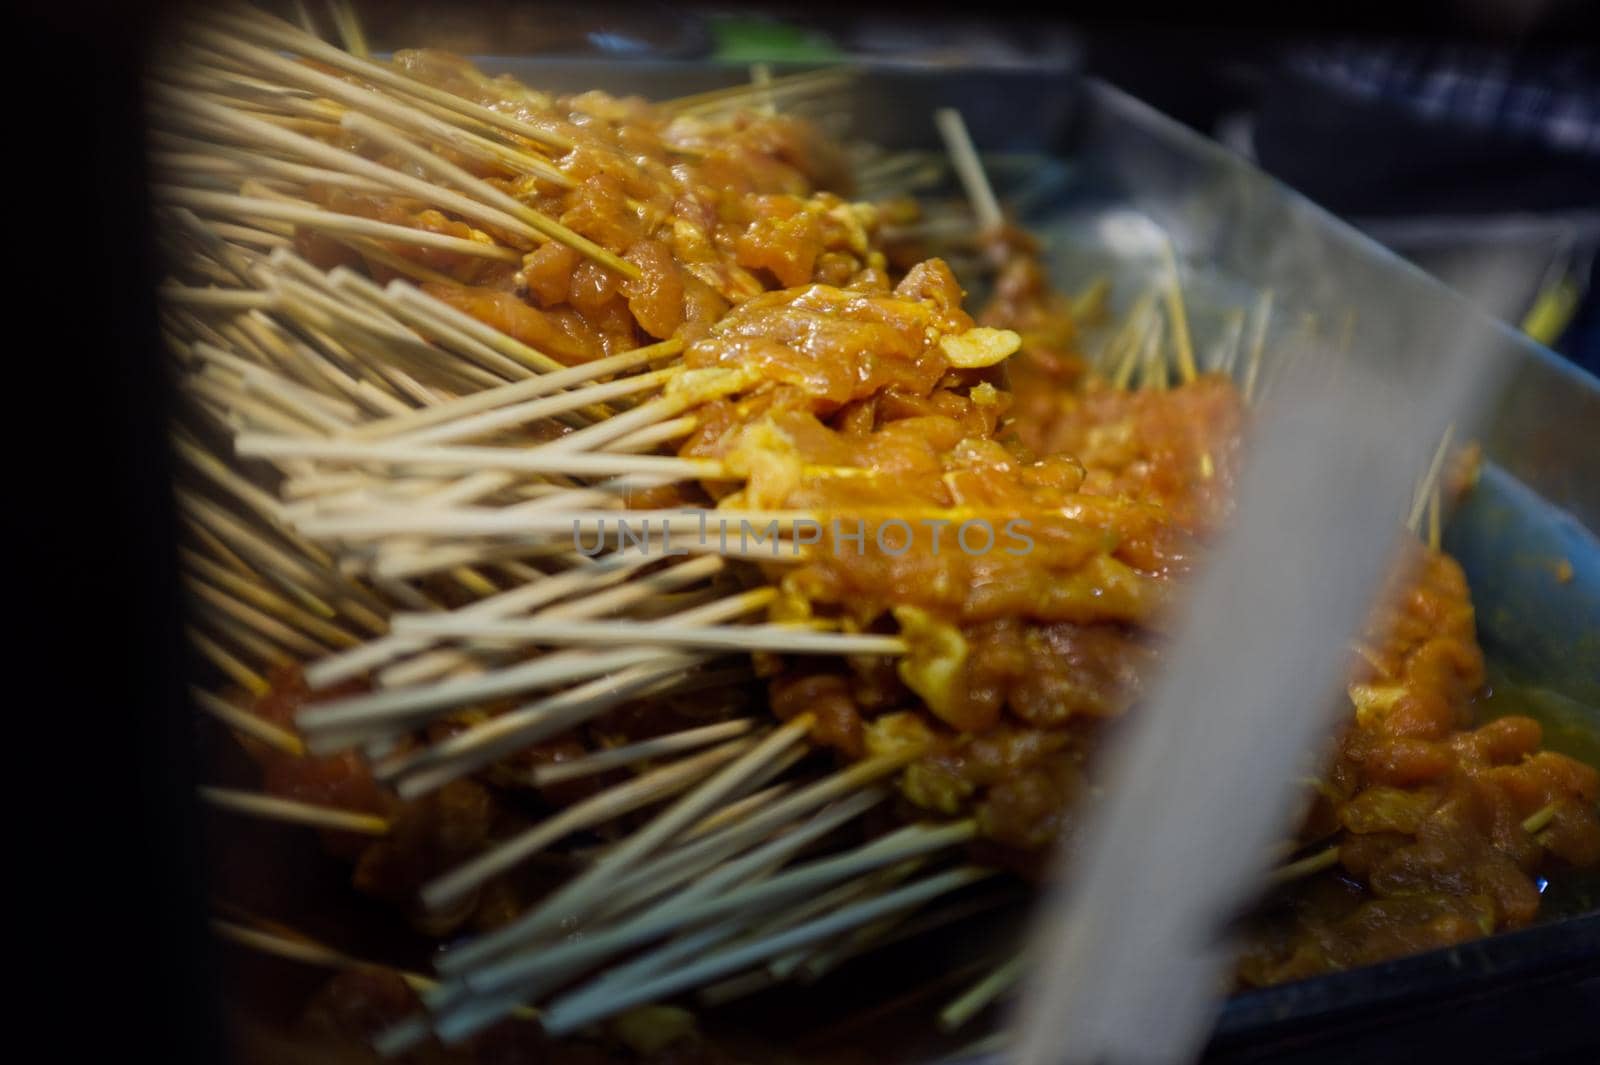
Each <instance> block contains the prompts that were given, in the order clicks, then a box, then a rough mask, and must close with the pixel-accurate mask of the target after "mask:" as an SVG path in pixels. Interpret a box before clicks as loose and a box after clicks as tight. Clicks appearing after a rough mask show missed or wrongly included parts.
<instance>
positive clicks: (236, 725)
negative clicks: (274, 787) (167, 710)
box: [189, 687, 306, 757]
mask: <svg viewBox="0 0 1600 1065" xmlns="http://www.w3.org/2000/svg"><path fill="white" fill-rule="evenodd" d="M189 695H190V697H191V698H192V699H193V700H194V704H195V705H196V706H198V707H199V708H200V709H202V710H204V711H205V712H206V713H208V714H210V715H211V716H213V717H215V718H216V719H217V720H218V721H221V722H222V723H223V724H224V725H227V726H228V727H229V728H231V729H233V730H234V731H235V732H239V733H242V734H244V735H246V736H249V737H251V738H252V739H257V740H260V741H261V742H262V743H265V744H267V745H268V746H270V747H272V748H274V749H276V750H279V751H282V752H283V753H284V754H290V755H295V756H296V757H298V756H300V755H303V754H305V753H306V747H305V744H304V743H303V742H302V741H301V739H300V737H299V736H296V735H295V734H294V733H292V732H289V731H288V730H286V729H281V728H279V727H278V726H277V725H274V724H273V723H272V722H270V721H266V720H264V719H262V718H260V717H258V716H256V715H255V714H252V713H251V712H250V711H248V710H246V709H244V708H243V707H241V706H236V705H234V704H233V703H230V702H228V701H227V700H226V699H224V698H222V697H221V696H219V695H213V694H212V693H210V692H208V691H205V690H203V689H201V688H195V687H191V688H190V689H189Z"/></svg>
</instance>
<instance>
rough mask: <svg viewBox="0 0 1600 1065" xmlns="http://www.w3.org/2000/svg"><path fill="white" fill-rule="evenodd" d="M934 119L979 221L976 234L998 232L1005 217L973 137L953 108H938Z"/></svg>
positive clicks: (958, 112)
mask: <svg viewBox="0 0 1600 1065" xmlns="http://www.w3.org/2000/svg"><path fill="white" fill-rule="evenodd" d="M933 119H934V124H935V125H937V126H938V127H939V135H940V136H941V137H943V138H944V143H945V148H946V149H947V150H948V151H949V153H950V162H951V164H952V165H953V166H954V167H955V171H956V176H958V177H959V178H960V179H961V186H962V188H963V189H964V190H965V191H966V194H967V200H968V201H969V202H970V203H971V204H972V210H973V213H974V214H975V215H977V217H978V229H979V231H980V232H984V233H993V232H998V231H999V229H1000V227H1001V226H1002V225H1004V224H1005V215H1004V214H1002V213H1001V211H1000V201H999V200H997V199H996V198H995V194H994V188H993V187H992V186H990V184H989V176H988V175H987V174H986V173H984V170H983V163H982V161H981V160H980V159H979V158H978V149H977V148H976V147H974V146H973V143H972V135H971V133H969V132H968V131H967V124H966V122H965V121H964V120H963V119H962V117H961V112H960V111H957V110H955V109H954V108H949V107H946V108H941V109H940V110H938V111H935V112H934V115H933Z"/></svg>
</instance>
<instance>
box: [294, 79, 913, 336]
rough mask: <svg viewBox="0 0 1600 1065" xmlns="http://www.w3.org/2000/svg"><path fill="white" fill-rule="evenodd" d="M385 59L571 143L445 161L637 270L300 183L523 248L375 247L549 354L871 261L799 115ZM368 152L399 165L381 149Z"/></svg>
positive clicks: (669, 328)
mask: <svg viewBox="0 0 1600 1065" xmlns="http://www.w3.org/2000/svg"><path fill="white" fill-rule="evenodd" d="M393 62H394V65H395V66H396V67H398V68H399V69H401V70H403V71H405V72H406V73H408V74H410V75H411V76H413V77H416V78H418V79H420V80H422V81H424V82H427V83H429V84H432V85H434V86H436V87H439V88H442V89H445V90H447V91H450V92H454V93H456V94H458V95H460V96H463V97H465V98H467V99H469V100H472V101H474V102H476V103H479V104H481V105H483V106H486V107H490V108H493V109H495V110H498V111H502V112H504V113H506V114H510V115H513V116H515V117H517V118H518V119H520V120H521V121H523V122H526V123H528V124H530V125H531V126H534V127H536V128H538V129H540V130H542V131H544V132H545V133H546V134H550V135H554V136H557V137H560V138H563V139H564V140H565V141H567V142H570V143H571V145H572V147H571V148H569V149H565V150H562V149H554V148H547V147H544V146H542V145H537V144H535V143H534V142H533V141H531V140H524V139H523V138H521V137H519V136H518V135H517V134H509V133H508V134H506V135H505V136H506V138H507V139H508V140H509V141H510V142H511V143H512V145H513V147H515V148H518V149H520V150H524V151H526V152H528V153H529V154H530V155H538V156H539V158H540V159H542V160H543V161H544V163H545V166H546V172H544V173H540V172H538V171H536V170H534V169H532V164H530V166H528V167H518V166H516V165H514V164H512V163H487V162H485V161H484V160H482V159H480V158H478V157H475V156H470V155H467V154H464V153H459V152H447V153H445V157H446V158H447V159H448V160H449V161H450V162H452V163H454V164H456V165H457V166H460V167H462V168H463V169H466V170H467V171H469V172H470V173H472V174H473V175H474V176H476V177H479V178H481V179H483V180H484V181H486V182H487V183H488V184H489V185H491V186H493V187H495V188H496V189H498V190H500V191H502V192H504V193H506V194H507V195H509V196H511V197H512V198H513V199H516V200H518V201H520V202H522V203H524V204H526V205H527V206H529V207H531V208H533V209H535V210H537V211H539V212H541V213H542V214H543V215H545V216H546V217H547V218H548V219H551V220H553V221H555V222H557V223H559V224H560V225H561V226H564V227H566V228H567V229H568V230H570V231H571V232H573V233H576V234H578V235H579V236H581V237H583V238H586V239H588V240H590V241H592V242H594V243H595V244H596V245H598V246H599V247H600V248H602V249H605V250H606V251H609V252H611V253H613V254H615V255H617V256H620V257H621V258H622V259H624V260H625V261H626V262H628V263H629V264H631V265H632V266H633V267H634V268H635V269H636V270H637V271H638V273H639V276H638V277H636V278H634V277H628V276H626V275H625V274H624V272H623V271H621V270H620V269H617V268H614V267H611V266H607V265H605V264H603V263H601V262H598V261H595V260H594V259H593V258H592V257H588V256H586V255H585V254H584V253H583V252H581V251H579V250H576V249H574V248H572V247H569V246H568V244H566V243H562V242H561V241H559V240H549V241H542V242H535V241H531V240H529V239H528V238H527V237H525V236H522V235H520V234H517V233H512V232H503V231H498V230H495V229H494V228H493V227H488V228H484V227H480V226H479V225H478V224H477V223H476V222H473V221H471V220H465V219H460V218H456V217H453V216H451V215H450V214H448V213H446V212H441V211H440V210H438V209H436V208H433V207H430V206H428V205H427V204H424V203H421V202H419V201H416V200H413V199H409V198H407V197H404V196H396V195H387V194H381V195H380V194H367V193H356V192H351V191H349V190H345V189H334V188H317V189H314V190H313V194H314V196H315V197H316V198H317V199H318V200H319V202H320V203H322V205H323V206H326V207H328V208H331V209H333V210H337V211H340V212H344V213H349V214H358V215H363V216H366V217H371V218H378V219H381V220H383V221H387V222H393V223H397V224H400V225H406V226H410V227H414V228H419V229H425V230H428V231H430V232H435V233H444V234H448V235H451V236H456V237H460V238H463V239H467V240H474V241H480V242H484V243H491V244H498V245H501V246H504V247H508V248H512V249H515V250H516V251H518V252H521V253H523V262H522V264H521V265H520V266H518V265H514V264H506V263H499V262H494V261H491V260H487V259H483V258H477V257H473V256H468V255H463V254H461V253H458V252H452V251H440V250H434V249H422V248H417V247H414V246H410V245H405V244H400V243H395V242H391V243H388V244H386V245H385V250H386V251H387V252H388V253H389V254H391V255H395V256H399V257H401V258H403V259H406V260H409V261H411V262H413V263H415V264H416V265H417V266H419V267H422V268H424V270H425V271H427V272H426V273H421V274H419V275H417V277H416V279H417V280H420V281H421V283H422V288H423V289H424V290H425V291H427V292H429V293H431V294H432V295H434V296H436V297H437V298H439V299H441V300H443V301H445V302H446V303H449V304H451V305H453V306H455V307H456V308H457V309H459V310H461V311H463V312H465V313H467V314H470V315H472V316H473V317H475V318H478V319H479V320H481V321H483V322H485V323H487V324H489V325H492V326H494V327H495V328H496V329H499V330H501V331H502V332H505V333H507V334H508V335H510V336H512V337H515V338H516V339H518V340H520V341H522V342H524V343H525V344H527V345H529V346H530V347H533V348H534V349H536V350H538V351H541V352H543V353H544V354H546V355H549V356H550V357H552V358H554V359H556V360H557V361H560V362H563V363H568V364H572V363H578V362H584V361H588V360H591V359H595V358H599V357H602V356H605V355H610V354H615V353H616V352H619V351H626V350H629V349H631V348H635V347H640V346H643V345H646V344H649V343H651V342H653V341H658V340H665V339H668V338H671V337H680V336H681V337H684V338H686V339H693V338H694V337H696V336H699V335H701V334H702V333H704V332H705V331H706V330H707V329H708V328H709V327H710V326H711V325H712V324H713V323H714V322H716V321H717V320H718V319H719V318H721V317H722V315H723V314H724V312H726V311H727V310H728V308H730V307H732V306H736V305H738V304H740V303H742V302H744V301H745V300H747V299H750V298H751V297H753V296H757V295H760V294H761V293H762V292H766V291H769V290H772V289H777V288H785V287H792V286H796V285H803V284H806V283H808V282H811V281H818V282H823V283H827V284H832V285H845V284H848V283H850V282H852V281H854V280H856V279H858V278H860V277H861V276H862V275H863V274H864V273H870V272H873V271H877V272H879V273H881V271H882V269H883V258H882V255H881V254H879V253H878V252H876V251H875V250H874V249H873V247H872V245H871V236H872V233H873V231H874V230H875V229H876V225H877V221H876V212H875V211H874V210H873V209H872V208H871V207H868V206H865V205H860V204H851V203H849V202H847V201H845V200H844V199H842V198H841V197H840V196H839V195H837V194H836V193H835V192H834V191H829V190H839V191H845V190H847V187H848V180H847V177H846V174H845V170H844V168H843V166H842V157H841V156H840V155H839V154H838V152H837V150H836V149H835V148H833V147H832V146H831V145H830V144H829V143H827V142H826V141H824V140H823V139H822V138H821V137H820V136H819V135H818V134H817V132H816V130H815V129H814V128H812V127H811V126H810V125H809V124H808V123H806V122H804V121H803V120H800V119H797V118H793V117H789V116H784V115H762V114H756V113H751V112H733V113H730V114H724V115H717V116H713V117H701V116H692V115H675V114H673V113H672V112H671V111H669V110H667V109H664V108H661V107H658V106H656V105H653V104H650V103H648V102H646V101H644V100H642V99H638V98H627V99H618V98H616V97H612V96H608V95H607V94H605V93H601V92H587V93H582V94H578V95H574V96H551V95H547V94H544V93H539V92H535V91H533V90H530V89H528V88H526V87H525V86H522V85H520V84H519V83H517V82H516V81H514V80H513V79H510V78H507V77H501V78H494V79H490V78H486V77H485V76H484V75H482V74H481V73H480V72H478V71H477V70H476V69H475V68H473V67H472V65H471V64H469V63H467V62H466V61H465V60H463V59H460V58H459V57H456V56H452V55H449V54H447V53H442V52H435V51H402V52H399V53H397V54H396V56H395V58H394V61H393ZM338 136H340V137H343V138H350V139H351V145H352V146H357V145H359V144H360V143H361V142H360V141H359V138H351V135H349V134H345V133H340V134H339V135H338ZM546 152H549V153H551V154H550V155H549V156H546V155H545V154H544V153H546ZM374 157H375V158H377V159H379V161H381V162H385V163H399V164H400V165H401V166H402V169H406V168H408V166H409V164H405V163H403V162H402V161H401V160H398V159H396V158H392V157H390V156H387V155H385V154H383V153H381V152H378V153H376V154H375V156H374ZM549 168H553V169H554V170H555V171H559V173H560V175H561V178H560V179H557V178H556V177H555V175H554V174H552V173H551V172H550V169H549ZM297 246H298V248H299V250H300V251H301V253H302V254H304V255H305V256H306V257H307V258H308V259H310V260H311V261H312V262H314V263H317V264H318V265H321V266H324V267H328V266H332V265H335V264H338V263H346V264H351V265H355V264H361V265H363V266H364V268H365V269H366V270H367V271H368V272H369V273H371V274H372V275H373V276H374V277H375V278H376V279H378V280H379V281H380V282H386V281H387V280H389V279H390V278H391V277H394V276H396V274H395V271H394V270H393V269H392V268H391V267H389V266H387V265H385V264H384V263H382V262H380V261H378V260H377V259H375V258H372V257H370V256H368V257H363V256H362V255H361V254H360V252H359V250H358V249H353V248H352V247H350V246H348V245H345V244H342V243H339V242H337V241H335V240H333V239H331V238H328V237H326V236H321V235H317V234H311V233H306V232H302V233H301V234H300V235H299V237H298V239H297Z"/></svg>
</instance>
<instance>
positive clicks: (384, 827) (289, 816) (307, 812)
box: [200, 787, 389, 836]
mask: <svg viewBox="0 0 1600 1065" xmlns="http://www.w3.org/2000/svg"><path fill="white" fill-rule="evenodd" d="M200 797H201V798H203V799H205V800H206V801H207V802H208V803H210V804H211V805H212V806H215V807H217V808H218V809H222V810H227V811H229V812H230V813H237V814H244V815H245V816H247V817H259V818H263V819H265V820H268V821H283V822H286V823H288V824H296V825H306V826H308V827H311V828H326V829H333V830H336V831H340V832H356V833H359V834H361V835H365V836H382V835H387V834H388V832H389V822H388V821H387V820H385V819H384V818H382V817H378V816H376V815H375V814H368V813H360V812H358V811H355V810H335V809H332V808H330V807H327V806H316V805H313V804H312V803H306V802H299V801H297V800H294V799H283V798H279V797H277V796H275V795H262V794H259V793H256V792H248V791H236V790H233V789H229V788H208V787H203V788H201V789H200Z"/></svg>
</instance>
